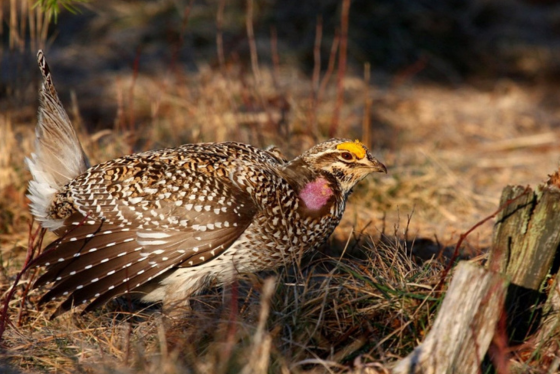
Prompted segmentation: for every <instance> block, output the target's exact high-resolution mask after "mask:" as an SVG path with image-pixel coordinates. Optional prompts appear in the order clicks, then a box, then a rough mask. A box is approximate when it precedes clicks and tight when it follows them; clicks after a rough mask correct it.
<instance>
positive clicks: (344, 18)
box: [329, 0, 350, 138]
mask: <svg viewBox="0 0 560 374" xmlns="http://www.w3.org/2000/svg"><path fill="white" fill-rule="evenodd" d="M349 15H350V0H343V1H342V12H341V15H340V50H339V51H338V73H337V76H336V103H335V107H334V113H333V118H332V123H331V128H330V130H329V136H330V137H331V138H333V137H335V136H336V134H337V132H338V126H339V122H340V110H341V107H342V100H343V96H344V86H343V80H344V74H345V73H346V57H347V47H348V18H349Z"/></svg>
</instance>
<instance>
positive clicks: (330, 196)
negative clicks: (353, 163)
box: [284, 159, 340, 215]
mask: <svg viewBox="0 0 560 374" xmlns="http://www.w3.org/2000/svg"><path fill="white" fill-rule="evenodd" d="M284 172H285V174H286V176H287V180H289V181H290V182H291V185H292V188H294V190H295V191H296V193H297V195H298V197H299V200H300V209H301V210H303V211H305V212H306V213H307V214H311V215H320V214H323V213H325V212H326V211H329V210H330V208H331V207H332V206H333V204H338V203H339V201H337V200H338V198H339V197H340V193H339V190H340V187H339V186H338V183H337V181H336V179H335V178H334V177H333V176H332V175H329V174H327V173H323V172H320V171H315V170H312V169H311V168H310V167H309V166H308V165H307V164H306V163H305V162H304V161H303V160H301V159H295V160H293V161H292V162H290V163H289V164H288V165H287V166H286V168H285V169H284Z"/></svg>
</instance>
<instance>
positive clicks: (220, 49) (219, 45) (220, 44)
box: [216, 0, 226, 76]
mask: <svg viewBox="0 0 560 374" xmlns="http://www.w3.org/2000/svg"><path fill="white" fill-rule="evenodd" d="M225 7H226V0H220V2H219V3H218V13H217V14H216V50H217V53H218V62H219V64H220V70H221V71H222V74H224V76H225V72H224V68H225V58H224V37H223V30H222V26H223V23H224V8H225Z"/></svg>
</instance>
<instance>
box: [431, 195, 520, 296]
mask: <svg viewBox="0 0 560 374" xmlns="http://www.w3.org/2000/svg"><path fill="white" fill-rule="evenodd" d="M530 191H531V188H530V187H529V186H527V187H525V190H523V192H522V193H520V194H519V196H517V197H515V198H513V199H508V200H507V201H506V202H505V203H504V204H502V205H501V206H500V207H499V208H498V210H496V211H495V212H494V213H492V214H491V215H489V216H488V217H486V218H484V219H483V220H482V221H479V222H478V223H476V224H475V225H474V226H473V227H471V228H470V229H469V230H468V231H467V232H465V233H463V234H461V236H460V237H459V241H458V242H457V244H456V245H455V250H454V251H453V255H452V256H451V258H450V259H449V262H448V263H447V266H446V267H445V269H444V270H443V272H442V274H441V279H440V280H439V283H438V285H437V286H436V291H440V290H441V289H442V287H443V284H444V283H445V279H446V278H447V275H448V274H449V271H450V270H451V268H452V267H453V264H454V263H455V260H456V259H457V257H458V256H459V249H460V248H461V244H463V241H464V240H465V239H466V238H467V237H468V236H469V235H470V234H471V233H472V232H473V231H474V230H476V229H477V228H479V227H480V226H482V225H483V224H484V223H486V222H488V221H489V220H491V219H492V218H494V217H496V216H497V215H498V214H499V213H500V212H501V211H502V210H504V209H505V208H507V207H508V206H510V205H511V204H512V203H514V202H515V201H517V200H518V199H519V198H521V197H522V196H525V195H526V194H527V193H529V192H530Z"/></svg>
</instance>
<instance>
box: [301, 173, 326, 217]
mask: <svg viewBox="0 0 560 374" xmlns="http://www.w3.org/2000/svg"><path fill="white" fill-rule="evenodd" d="M332 195H333V190H332V189H331V187H330V184H329V182H328V181H327V180H326V179H325V178H322V177H319V178H317V179H315V180H314V181H312V182H309V183H307V184H306V185H305V187H303V189H302V190H301V191H300V193H299V198H300V199H301V200H302V201H303V202H304V203H305V206H306V207H307V209H309V210H319V209H321V208H322V207H324V206H325V204H327V202H328V200H329V198H330V197H331V196H332Z"/></svg>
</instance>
